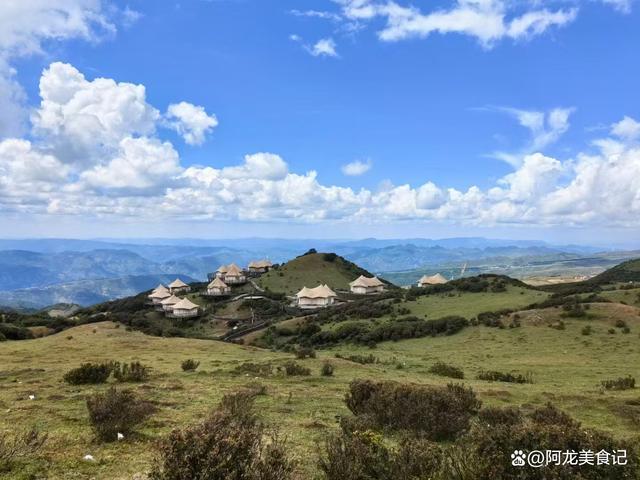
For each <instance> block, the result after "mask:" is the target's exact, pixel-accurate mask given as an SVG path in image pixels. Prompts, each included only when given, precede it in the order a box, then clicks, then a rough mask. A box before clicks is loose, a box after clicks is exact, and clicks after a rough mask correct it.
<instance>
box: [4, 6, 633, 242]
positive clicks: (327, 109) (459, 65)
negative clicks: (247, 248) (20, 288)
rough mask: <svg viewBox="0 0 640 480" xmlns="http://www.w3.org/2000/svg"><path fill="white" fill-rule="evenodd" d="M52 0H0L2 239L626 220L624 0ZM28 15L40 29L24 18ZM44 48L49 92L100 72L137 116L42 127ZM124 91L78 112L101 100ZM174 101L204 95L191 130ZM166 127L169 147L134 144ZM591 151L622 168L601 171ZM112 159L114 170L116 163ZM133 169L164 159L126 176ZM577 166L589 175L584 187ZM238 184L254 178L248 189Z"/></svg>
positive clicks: (531, 231) (392, 231) (599, 227)
mask: <svg viewBox="0 0 640 480" xmlns="http://www.w3.org/2000/svg"><path fill="white" fill-rule="evenodd" d="M46 3H47V2H44V4H46ZM55 3H58V4H59V5H57V7H58V11H57V12H51V11H49V10H47V8H46V7H43V6H42V4H43V2H39V1H36V0H33V1H32V0H27V1H25V2H24V10H22V11H20V10H21V8H14V9H12V8H11V7H3V6H0V25H2V24H3V23H2V22H11V23H12V24H13V25H18V26H19V27H15V28H20V32H19V33H20V34H17V33H16V34H15V35H11V34H6V35H5V36H4V37H2V36H0V76H3V77H4V83H5V85H6V84H8V85H10V86H11V89H9V88H4V90H3V88H2V85H3V83H2V81H0V102H3V103H2V104H3V105H7V104H11V106H12V108H7V109H5V113H4V114H0V135H2V137H1V141H2V142H4V145H3V144H0V218H4V219H5V221H6V222H11V223H12V224H13V226H14V230H13V232H14V233H15V234H17V235H21V234H22V235H41V236H50V235H55V236H58V235H63V236H83V237H85V236H92V234H93V232H96V233H97V234H100V235H104V234H109V233H111V234H113V235H120V234H121V235H137V236H144V235H145V233H147V232H148V233H150V234H153V235H157V234H168V233H171V232H176V234H178V235H179V234H185V235H186V234H189V233H190V232H197V233H198V234H199V235H203V236H225V235H220V233H233V232H239V233H240V234H241V235H250V234H252V233H255V234H258V235H267V236H272V235H292V236H314V235H319V236H343V235H342V234H344V235H347V236H366V235H369V234H375V235H378V236H395V237H401V236H413V235H424V236H440V235H474V234H478V233H481V234H486V235H490V236H512V237H520V238H531V237H534V238H540V237H547V236H551V237H553V238H558V239H562V240H574V241H581V240H583V241H585V243H588V241H589V240H590V239H591V238H595V237H601V236H602V234H604V233H605V232H606V233H607V234H610V235H613V237H615V240H625V239H627V238H628V237H629V236H630V235H631V236H634V235H636V236H637V234H638V233H640V230H639V227H640V196H638V193H637V191H638V183H636V182H635V181H633V180H629V179H628V178H627V179H622V180H621V183H620V184H617V183H616V182H617V181H618V180H616V179H618V178H619V177H620V172H628V173H629V174H630V175H631V174H633V173H634V172H638V171H640V154H639V153H638V144H637V141H638V138H639V137H640V133H637V132H638V131H640V127H638V125H639V124H637V122H636V119H640V102H639V99H640V96H639V95H638V94H637V91H638V78H639V77H640V71H639V70H640V64H639V63H638V61H637V52H638V47H639V46H640V28H638V27H640V5H634V2H632V1H630V2H624V1H600V0H592V1H584V2H577V1H574V2H570V1H541V2H540V1H539V2H517V3H516V5H517V6H516V7H513V3H512V2H501V1H498V0H459V1H454V0H451V1H439V2H427V1H418V0H414V1H413V2H408V1H405V0H397V1H396V2H395V3H392V2H387V1H386V0H316V1H301V0H299V1H287V0H278V1H266V0H210V1H204V0H186V1H185V0H183V1H180V2H169V1H157V2H148V1H135V0H131V1H128V2H119V1H112V2H108V1H98V0H54V1H53V2H49V6H51V5H52V4H55ZM3 9H4V10H5V11H4V12H3ZM34 13H35V14H37V15H34ZM38 15H41V17H39V22H40V26H41V25H42V24H44V25H47V22H50V25H48V28H47V29H43V28H40V27H39V26H38V25H32V24H30V23H29V20H28V19H29V18H38ZM59 15H62V16H61V17H60V16H59ZM2 17H4V20H3V19H2ZM16 19H17V20H16ZM496 19H499V20H500V22H499V24H497V23H495V22H496ZM532 19H534V20H532ZM492 22H493V23H492ZM526 22H530V23H528V24H527V25H525V26H523V25H524V24H525V23H526ZM7 24H8V23H7ZM56 29H58V31H56ZM43 30H44V31H43ZM54 62H60V63H62V64H64V65H65V66H66V67H65V68H66V69H58V70H57V71H56V72H55V74H54V73H52V74H51V75H49V77H48V78H51V83H52V85H53V84H55V86H56V88H63V87H64V88H68V86H64V85H62V83H64V82H69V81H70V78H75V77H74V75H75V74H73V71H76V72H77V73H78V74H79V75H83V76H84V77H85V82H87V83H86V85H85V86H84V87H82V89H83V90H82V91H83V92H84V93H83V94H85V95H88V96H91V95H93V94H95V91H96V89H94V88H93V87H94V86H95V85H94V84H92V83H91V82H93V81H94V79H96V78H99V77H100V78H105V79H113V81H114V83H113V85H112V87H113V89H114V90H113V91H114V92H116V91H118V90H119V89H118V85H120V84H121V83H122V82H125V83H127V84H133V85H143V86H144V87H145V91H144V95H143V97H142V98H138V99H137V100H138V101H140V102H142V104H144V105H146V107H148V108H149V112H151V110H154V112H155V113H153V112H151V113H150V115H151V116H153V117H154V119H153V120H149V122H150V123H148V122H147V123H148V124H147V123H145V125H141V124H136V125H129V126H124V127H123V126H122V125H120V124H118V127H117V134H115V133H114V136H109V140H108V141H113V145H112V146H111V147H112V148H105V145H104V143H105V140H101V139H100V138H95V145H92V144H91V142H90V141H88V142H89V143H87V144H86V145H84V146H83V148H84V150H82V154H79V153H78V152H75V153H74V154H70V153H69V150H70V149H73V148H75V147H73V148H72V147H71V146H70V145H75V144H76V143H77V141H78V137H74V136H73V135H71V134H67V133H60V132H61V130H65V131H66V129H68V128H70V127H69V125H72V126H75V127H74V128H76V127H77V126H78V125H79V124H78V122H79V121H80V120H78V118H79V117H78V111H77V110H73V108H75V107H73V106H72V105H71V101H69V102H68V103H66V104H64V105H62V104H56V105H54V106H53V107H52V106H51V105H50V104H49V105H47V106H46V107H43V105H41V104H40V102H41V100H42V98H41V91H40V85H39V82H40V80H41V77H42V78H45V76H44V75H43V71H44V70H48V69H49V66H50V65H51V64H52V63H54ZM70 69H73V70H70ZM52 71H53V70H52ZM3 72H4V73H3ZM54 77H55V78H54ZM120 90H123V89H120ZM7 91H9V92H11V91H13V95H10V94H7ZM16 91H17V92H18V94H16V93H15V92H16ZM3 93H4V95H5V97H6V98H5V99H4V100H3V99H2V95H3ZM81 93H82V92H81ZM120 93H122V92H120ZM51 95H52V96H53V97H56V95H58V94H57V93H52V94H51ZM114 95H115V94H114ZM53 97H52V98H53ZM125 97H126V96H125ZM16 98H17V100H16ZM56 98H58V97H56ZM91 98H94V97H91ZM114 98H115V97H114ZM118 98H119V97H118ZM67 100H68V99H67V98H65V102H67ZM87 101H89V102H90V101H93V100H87ZM127 101H131V99H130V98H129V100H126V99H125V100H121V104H120V107H122V110H113V109H112V107H111V106H109V107H108V108H107V107H104V104H103V105H102V107H101V108H96V109H93V110H92V115H95V116H96V118H97V120H96V122H100V121H102V120H103V119H104V118H111V117H112V116H113V115H122V112H127V111H129V110H128V109H129V108H133V107H131V105H129V106H127V104H126V102H127ZM180 102H188V104H189V105H191V106H193V107H203V109H204V112H206V113H205V114H204V115H205V116H204V117H199V118H200V120H203V119H204V120H203V121H204V122H205V124H206V125H209V126H208V127H203V128H204V130H203V131H199V132H200V133H199V134H198V135H199V137H198V139H197V141H195V142H194V141H191V142H189V141H186V140H185V138H186V137H185V132H191V133H193V132H194V128H196V130H197V128H199V127H197V126H194V125H195V124H194V123H193V120H192V117H189V118H187V117H185V116H181V117H177V116H175V115H174V116H173V117H172V116H171V114H170V112H169V110H168V109H169V106H170V105H176V104H179V103H180ZM63 103H64V102H63ZM134 103H135V102H134ZM132 105H133V104H132ZM137 106H138V107H139V106H140V105H137ZM103 107H104V108H103ZM134 107H135V105H134ZM146 107H144V108H146ZM114 108H115V107H114ZM141 108H142V107H141ZM70 109H71V110H73V112H71V113H69V112H70ZM34 111H36V113H35V115H36V116H38V118H40V120H37V121H34V120H33V118H34ZM61 111H64V112H66V113H64V114H63V116H64V118H58V119H57V120H56V121H55V122H54V123H55V125H53V124H52V123H51V122H50V120H51V116H52V115H58V114H60V113H59V112H61ZM194 112H196V110H193V109H189V110H188V113H189V114H194V115H195V113H194ZM214 117H215V121H214V120H212V119H214ZM625 117H626V118H627V121H626V123H621V122H624V119H625ZM20 118H22V120H23V122H22V123H23V126H22V128H21V129H18V128H17V127H16V125H18V124H19V123H20V121H19V120H20ZM123 118H125V119H126V118H127V114H124V117H123ZM207 118H208V119H210V120H206V119H207ZM82 119H84V120H86V112H84V113H83V115H82ZM172 119H173V120H172ZM141 121H142V120H141ZM145 121H146V120H145ZM207 121H209V123H208V124H207V123H206V122H207ZM47 122H48V123H47ZM65 122H66V123H65ZM121 123H122V122H121ZM214 123H215V124H214ZM178 124H180V125H178ZM3 126H4V128H3ZM616 126H617V130H616ZM77 128H79V129H80V130H82V131H88V132H91V129H90V128H89V129H88V130H87V129H85V128H84V127H83V126H81V127H77ZM105 128H109V127H105ZM114 128H115V127H114ZM100 131H101V132H102V131H103V130H100ZM74 132H75V130H74ZM616 132H617V133H616ZM621 132H622V133H621ZM76 133H77V132H76ZM76 133H74V135H75V134H76ZM63 135H67V137H65V138H62V136H63ZM198 135H196V136H198ZM126 138H130V139H133V141H132V142H129V144H126V142H125V143H123V141H125V139H126ZM191 138H192V139H193V137H191ZM141 139H142V140H144V142H142V141H141ZM147 139H148V141H147ZM84 141H85V140H83V142H84ZM9 142H13V143H9ZM17 142H23V143H20V144H18V143H17ZM24 142H28V145H27V144H26V143H24ZM74 142H75V143H74ZM135 142H137V143H138V145H137V147H136V148H134V145H133V143H135ZM167 142H169V145H170V147H171V148H170V150H171V151H169V150H168V149H163V151H162V152H160V151H158V150H152V149H151V145H156V146H157V145H161V144H166V143H167ZM141 143H144V148H139V147H141ZM127 145H129V147H130V148H128V147H127ZM3 146H4V147H5V148H4V150H3V148H2V147H3ZM147 147H148V148H147ZM141 152H142V153H141ZM174 153H175V155H174ZM254 154H270V155H272V156H270V157H269V156H266V157H259V158H257V159H255V160H256V161H259V162H262V163H260V165H263V166H264V165H266V167H265V168H267V170H268V171H267V172H266V173H264V172H263V173H259V174H255V168H257V167H255V165H256V164H255V163H251V162H248V163H247V164H245V167H238V166H242V165H243V162H245V156H247V155H254ZM535 155H538V157H534V156H535ZM141 156H147V157H148V158H147V157H145V158H144V159H140V157H141ZM157 156H160V157H162V158H163V160H162V161H158V162H160V163H158V164H155V163H154V162H156V157H157ZM80 157H82V158H80ZM89 157H91V161H90V162H89V164H88V163H87V161H85V160H86V158H89ZM276 157H277V158H276ZM26 158H28V160H25V159H26ZM593 158H596V159H597V160H593ZM612 158H615V161H616V162H621V163H622V164H621V165H617V166H615V168H612V167H611V165H610V164H611V161H612V160H611V159H612ZM114 159H116V160H117V161H115V162H114ZM118 159H120V160H118ZM3 161H4V167H3V163H2V162H3ZM138 161H140V163H139V164H138V163H136V162H138ZM42 162H44V163H42ZM47 162H49V163H47ZM51 162H54V163H53V164H52V163H51ZM280 162H282V163H284V166H283V165H282V163H280ZM354 162H359V163H356V164H355V165H353V163H354ZM594 162H596V163H598V162H599V163H598V165H594ZM40 164H44V165H45V167H47V165H48V167H51V168H52V170H54V171H57V172H61V171H64V175H62V176H61V177H60V178H58V179H57V180H56V181H55V182H53V181H51V179H48V180H47V181H45V182H44V183H43V179H42V178H40V179H33V178H27V177H28V175H24V173H20V169H19V166H20V165H26V166H27V167H28V168H29V169H31V170H39V168H38V166H39V165H40ZM123 164H126V167H124V169H125V170H127V169H129V167H130V166H131V165H133V166H131V167H130V168H131V172H129V173H128V174H125V175H122V171H123V167H122V165H123ZM348 164H352V165H351V167H348V166H347V165H348ZM48 167H47V168H48ZM205 167H210V168H211V169H213V170H215V172H213V173H212V172H210V171H207V170H206V168H205ZM224 167H229V168H230V169H231V170H229V169H227V170H223V168H224ZM234 168H236V169H237V168H245V170H243V171H242V172H244V173H239V171H238V170H233V169H234ZM589 168H592V169H595V170H593V171H594V172H595V171H597V173H589V172H585V170H588V169H589ZM44 170H46V168H45V169H44ZM44 170H43V171H44ZM152 170H153V171H154V172H163V173H162V175H161V174H157V175H155V177H154V178H151V179H150V178H143V177H144V175H143V172H145V171H147V172H148V171H152ZM310 171H315V172H317V174H316V176H315V177H313V179H309V178H307V177H308V176H307V172H310ZM216 172H217V173H216ZM225 172H226V173H225ZM345 172H347V173H352V174H351V175H348V174H345ZM354 173H358V175H353V174H354ZM207 175H210V176H211V175H213V176H214V177H215V179H214V180H213V181H212V180H211V179H210V178H209V180H206V181H205V180H204V178H205V177H207ZM287 175H289V176H290V175H296V176H298V177H300V178H289V179H287ZM112 176H113V178H116V179H117V180H114V179H112V180H108V181H105V182H103V183H100V182H99V181H98V180H97V179H109V178H112ZM594 176H597V177H598V178H603V179H604V180H602V181H601V182H600V183H597V182H594V183H589V182H590V181H591V180H589V179H592V178H593V177H594ZM125 178H128V180H127V181H128V183H127V181H125V180H124V179H125ZM207 178H208V177H207ZM3 180H4V181H3ZM20 182H22V183H23V185H22V187H21V188H20V189H19V190H20V192H22V193H21V195H24V197H22V196H20V195H18V194H17V193H16V192H15V191H14V190H18V187H17V185H20ZM212 182H213V183H212ZM216 182H218V183H216ZM220 182H221V183H220ZM585 182H587V183H588V185H586V186H585ZM301 183H302V184H301ZM425 184H428V185H429V186H428V187H426V189H423V190H419V189H420V187H422V186H424V185H425ZM247 185H253V186H252V187H251V191H252V192H253V193H252V195H253V194H255V192H256V190H259V191H260V192H259V195H256V196H255V197H253V198H249V199H248V200H247V198H246V197H250V196H251V195H247V194H246V192H245V193H244V194H243V193H242V192H243V188H246V187H247ZM12 186H13V187H12ZM403 186H404V187H406V188H405V189H404V190H402V187H403ZM474 187H477V190H478V192H476V191H475V190H470V189H472V188H474ZM12 188H13V189H12ZM495 189H499V190H500V191H497V190H495ZM26 190H39V191H40V193H41V195H35V196H33V195H31V196H28V195H26V194H25V193H24V192H25V191H26ZM223 191H224V193H221V192H223ZM295 192H299V193H300V198H294V197H293V196H292V195H291V194H292V193H295ZM241 197H242V198H241ZM79 199H82V200H79ZM87 199H88V200H87ZM85 201H86V204H87V205H86V208H80V207H78V204H82V203H84V202H85ZM590 202H593V204H591V203H590ZM200 203H201V204H200ZM70 205H74V206H75V207H76V208H70ZM154 208H157V210H155V211H154ZM624 209H627V211H626V212H624V211H623V212H621V210H624ZM310 211H315V212H314V213H310ZM614 211H615V212H617V213H616V214H615V215H614V214H612V212H614ZM154 212H155V213H154ZM141 224H142V225H144V226H140V225H141ZM100 226H104V227H100ZM101 229H102V230H106V232H105V231H102V230H101ZM96 230H99V231H96ZM221 230H222V232H221ZM226 236H233V235H228V234H227V235H226ZM585 236H587V237H588V238H586V239H585V238H584V237H585ZM598 240H600V238H598Z"/></svg>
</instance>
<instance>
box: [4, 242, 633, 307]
mask: <svg viewBox="0 0 640 480" xmlns="http://www.w3.org/2000/svg"><path fill="white" fill-rule="evenodd" d="M310 248H316V249H317V250H318V251H324V252H335V253H337V254H338V255H341V256H343V257H345V258H346V259H348V260H350V261H352V262H354V263H356V264H358V265H359V266H361V267H363V268H365V269H367V270H369V271H371V272H375V273H383V274H385V277H386V278H388V279H390V280H392V281H396V282H398V283H400V284H404V283H412V282H413V281H414V280H415V278H417V277H419V276H420V275H421V274H422V273H424V272H428V271H434V270H441V269H449V270H450V271H451V272H453V271H457V272H459V271H460V267H461V266H462V265H463V264H465V263H467V264H468V265H469V273H471V274H473V272H474V271H476V270H477V269H476V268H475V267H479V266H487V265H489V266H500V267H505V266H506V267H508V268H511V267H514V266H526V265H531V264H540V263H545V262H547V263H549V262H551V263H553V262H566V261H574V260H579V259H581V258H585V257H593V256H594V255H595V256H596V258H599V259H600V260H599V261H601V260H602V258H604V257H606V255H609V254H610V252H605V253H596V252H599V251H600V249H598V248H595V247H589V246H577V245H563V246H556V245H551V244H548V243H545V242H540V241H526V240H525V241H522V240H520V241H514V240H498V239H487V238H480V237H474V238H447V239H440V240H433V239H421V238H413V239H396V240H393V239H374V238H370V239H363V240H349V241H345V240H313V239H261V238H245V239H227V240H203V239H179V240H176V239H145V240H138V239H130V240H117V241H116V240H75V239H68V240H67V239H26V240H7V239H0V305H5V306H10V307H22V308H25V307H29V308H42V307H45V306H48V305H51V304H54V303H77V304H80V305H90V304H92V303H97V302H102V301H105V300H109V299H113V298H117V297H121V296H126V295H132V294H134V293H137V292H139V291H142V290H146V289H149V288H152V287H153V286H155V285H156V284H157V283H159V282H161V281H162V282H167V281H170V280H172V279H173V278H175V277H176V276H181V278H184V279H185V280H194V281H195V280H205V279H206V278H207V273H209V272H212V271H214V270H215V269H216V268H217V267H218V266H219V265H221V264H228V263H230V262H235V263H237V264H239V265H246V264H248V263H249V262H250V261H251V260H257V259H261V258H268V259H270V260H271V261H273V262H275V263H281V262H284V261H287V260H289V259H291V258H294V257H296V256H298V255H300V254H301V253H304V252H305V251H307V250H309V249H310ZM619 258H621V259H626V258H632V255H628V256H626V257H625V256H624V255H623V256H622V257H619ZM604 263H607V262H606V261H605V262H604ZM607 265H609V264H608V263H607Z"/></svg>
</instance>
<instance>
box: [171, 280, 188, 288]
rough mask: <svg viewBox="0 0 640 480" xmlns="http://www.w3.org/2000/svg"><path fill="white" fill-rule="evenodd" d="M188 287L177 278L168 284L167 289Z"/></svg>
mask: <svg viewBox="0 0 640 480" xmlns="http://www.w3.org/2000/svg"><path fill="white" fill-rule="evenodd" d="M188 286H189V285H187V284H186V283H184V282H183V281H182V280H180V279H179V278H176V279H175V280H174V281H173V282H171V283H170V284H169V288H184V287H188Z"/></svg>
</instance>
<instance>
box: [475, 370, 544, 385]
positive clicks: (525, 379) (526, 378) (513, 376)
mask: <svg viewBox="0 0 640 480" xmlns="http://www.w3.org/2000/svg"><path fill="white" fill-rule="evenodd" d="M478 380H488V381H490V382H508V383H533V375H532V374H531V373H526V374H524V375H523V374H520V373H503V372H496V371H492V370H489V371H482V372H480V373H479V374H478Z"/></svg>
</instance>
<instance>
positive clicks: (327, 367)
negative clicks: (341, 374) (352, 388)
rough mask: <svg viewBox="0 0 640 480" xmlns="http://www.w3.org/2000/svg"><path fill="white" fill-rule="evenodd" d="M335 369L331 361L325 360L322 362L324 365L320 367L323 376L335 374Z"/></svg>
mask: <svg viewBox="0 0 640 480" xmlns="http://www.w3.org/2000/svg"><path fill="white" fill-rule="evenodd" d="M334 370H335V367H334V366H333V364H332V363H331V362H324V363H323V364H322V367H320V375H322V376H323V377H331V376H333V372H334Z"/></svg>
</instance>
